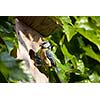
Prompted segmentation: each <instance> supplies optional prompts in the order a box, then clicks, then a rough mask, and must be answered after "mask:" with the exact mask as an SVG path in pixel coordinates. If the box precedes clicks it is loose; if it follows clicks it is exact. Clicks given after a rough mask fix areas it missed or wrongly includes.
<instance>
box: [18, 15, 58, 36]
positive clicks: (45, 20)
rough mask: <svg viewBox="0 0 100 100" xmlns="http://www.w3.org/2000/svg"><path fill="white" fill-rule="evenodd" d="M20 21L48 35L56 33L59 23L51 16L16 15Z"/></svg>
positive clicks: (43, 34)
mask: <svg viewBox="0 0 100 100" xmlns="http://www.w3.org/2000/svg"><path fill="white" fill-rule="evenodd" d="M16 18H18V19H19V20H20V21H22V22H23V23H25V24H26V25H28V26H29V27H31V28H32V29H34V30H35V31H37V32H38V33H40V34H41V35H42V36H44V37H47V36H49V35H50V34H52V33H54V32H55V30H56V29H57V28H59V25H58V24H57V23H56V22H55V21H54V20H53V19H52V17H50V16H16Z"/></svg>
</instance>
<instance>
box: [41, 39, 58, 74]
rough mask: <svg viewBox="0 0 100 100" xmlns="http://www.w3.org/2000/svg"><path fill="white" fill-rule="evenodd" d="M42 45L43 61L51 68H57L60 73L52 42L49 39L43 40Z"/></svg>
mask: <svg viewBox="0 0 100 100" xmlns="http://www.w3.org/2000/svg"><path fill="white" fill-rule="evenodd" d="M40 47H41V51H40V57H41V60H42V63H43V64H44V65H45V66H48V67H50V68H51V67H53V68H54V69H55V70H56V72H58V73H59V69H58V67H57V66H56V61H55V59H54V57H53V55H52V53H51V44H50V43H49V42H48V41H43V42H42V43H41V44H40Z"/></svg>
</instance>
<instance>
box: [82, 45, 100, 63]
mask: <svg viewBox="0 0 100 100" xmlns="http://www.w3.org/2000/svg"><path fill="white" fill-rule="evenodd" d="M82 48H83V50H85V54H86V55H87V56H89V57H91V58H93V59H95V60H97V61H98V62H100V55H99V54H96V53H95V52H94V51H93V50H92V47H91V46H90V45H88V46H85V47H82Z"/></svg>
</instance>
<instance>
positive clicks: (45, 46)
mask: <svg viewBox="0 0 100 100" xmlns="http://www.w3.org/2000/svg"><path fill="white" fill-rule="evenodd" d="M40 46H41V47H42V48H45V49H51V44H50V43H49V42H48V41H43V42H42V43H41V44H40Z"/></svg>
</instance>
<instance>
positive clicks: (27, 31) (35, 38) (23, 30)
mask: <svg viewBox="0 0 100 100" xmlns="http://www.w3.org/2000/svg"><path fill="white" fill-rule="evenodd" d="M15 30H16V33H17V38H18V44H19V48H18V50H17V59H22V60H23V61H24V66H25V67H27V68H28V70H29V71H30V73H32V76H33V78H34V81H33V82H36V83H38V82H39V83H40V82H44V83H47V82H48V78H47V77H46V76H45V75H44V74H43V73H41V72H40V71H39V70H38V68H37V67H36V66H35V65H34V60H32V59H31V58H30V55H29V52H30V50H33V51H34V52H37V51H38V50H39V48H40V47H39V44H40V43H41V42H42V36H41V35H40V34H39V33H38V32H36V31H35V30H33V29H32V28H30V27H29V26H27V25H25V24H24V23H23V22H21V21H19V20H18V19H17V18H16V19H15Z"/></svg>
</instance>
